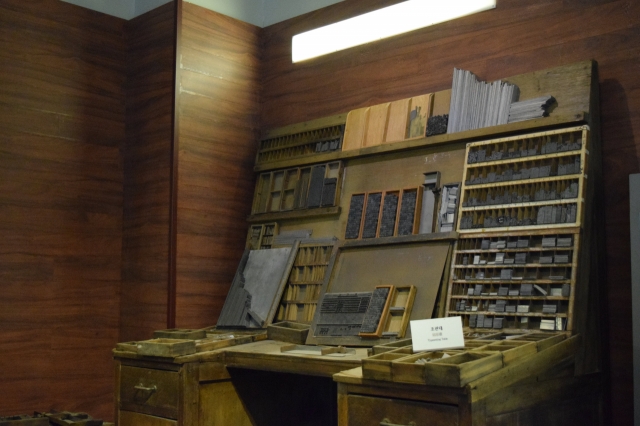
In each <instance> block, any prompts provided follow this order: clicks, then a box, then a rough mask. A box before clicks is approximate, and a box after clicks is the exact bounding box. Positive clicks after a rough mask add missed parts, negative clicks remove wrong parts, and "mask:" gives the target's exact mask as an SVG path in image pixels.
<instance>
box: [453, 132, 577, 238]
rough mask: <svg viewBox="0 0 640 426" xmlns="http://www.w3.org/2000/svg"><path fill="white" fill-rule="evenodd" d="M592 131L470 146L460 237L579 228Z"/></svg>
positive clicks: (478, 143)
mask: <svg viewBox="0 0 640 426" xmlns="http://www.w3.org/2000/svg"><path fill="white" fill-rule="evenodd" d="M588 137H589V129H588V127H587V126H581V127H573V128H569V129H562V130H554V131H548V132H539V133H533V134H529V135H522V136H513V137H508V138H501V139H494V140H490V141H483V142H473V143H469V144H467V163H466V164H465V168H464V172H463V173H464V182H463V188H462V207H461V209H460V218H459V220H458V231H459V232H473V231H477V230H483V229H484V230H485V231H493V230H508V229H510V228H514V229H517V228H518V227H527V228H531V229H534V228H536V227H538V228H540V227H560V226H563V225H564V224H573V225H575V226H579V225H580V224H581V220H582V206H583V203H584V199H583V197H584V187H585V176H586V164H587V162H588V161H587V160H588V159H587V157H588V151H587V140H588Z"/></svg>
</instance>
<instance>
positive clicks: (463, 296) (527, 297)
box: [451, 295, 569, 313]
mask: <svg viewBox="0 0 640 426" xmlns="http://www.w3.org/2000/svg"><path fill="white" fill-rule="evenodd" d="M451 298H452V299H460V300H467V299H472V300H544V301H546V300H549V301H553V300H556V301H568V300H569V298H568V297H562V296H465V295H455V296H454V295H452V296H451ZM472 313H474V312H472Z"/></svg>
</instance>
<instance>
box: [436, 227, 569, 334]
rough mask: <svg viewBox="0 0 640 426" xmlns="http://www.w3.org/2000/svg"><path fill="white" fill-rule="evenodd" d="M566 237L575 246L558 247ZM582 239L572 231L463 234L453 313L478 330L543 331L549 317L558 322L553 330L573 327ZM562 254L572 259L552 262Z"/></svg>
mask: <svg viewBox="0 0 640 426" xmlns="http://www.w3.org/2000/svg"><path fill="white" fill-rule="evenodd" d="M572 231H573V232H575V230H572ZM560 239H561V240H562V241H563V242H564V241H570V242H571V245H568V246H567V245H566V244H565V246H563V247H557V246H556V241H557V240H560ZM579 240H580V238H579V234H577V233H575V234H573V233H569V232H567V230H564V231H563V230H557V231H553V230H550V231H536V233H535V234H533V235H531V234H525V233H523V232H522V231H521V232H517V233H516V232H511V233H496V234H491V235H487V234H472V235H468V236H467V235H465V236H463V237H462V238H460V239H459V240H458V242H457V243H456V247H455V251H454V254H453V258H452V260H453V262H452V263H453V266H452V273H451V275H450V282H449V291H448V294H447V304H446V307H447V311H448V313H447V315H454V316H461V317H462V318H463V324H464V325H465V326H466V327H470V328H472V329H476V328H480V329H481V328H488V327H491V328H495V329H500V328H505V329H519V330H539V329H540V325H541V324H542V320H545V319H547V320H553V322H554V323H553V329H552V328H551V327H552V325H551V323H549V324H545V327H546V329H547V330H563V329H565V328H566V329H567V330H572V329H573V327H574V326H573V321H574V319H573V317H572V312H573V305H574V290H575V288H574V286H575V279H576V274H577V271H576V265H577V250H578V244H579ZM557 256H559V257H560V258H561V259H562V260H565V261H566V262H565V263H550V262H549V261H548V258H555V257H557ZM496 320H497V321H496ZM557 320H560V321H559V322H558V323H557V324H556V321H557Z"/></svg>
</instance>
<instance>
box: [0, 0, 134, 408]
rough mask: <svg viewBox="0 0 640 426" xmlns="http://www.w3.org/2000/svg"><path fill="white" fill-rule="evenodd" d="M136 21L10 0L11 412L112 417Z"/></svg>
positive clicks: (1, 16)
mask: <svg viewBox="0 0 640 426" xmlns="http://www.w3.org/2000/svg"><path fill="white" fill-rule="evenodd" d="M123 24H124V21H123V20H121V19H117V18H113V17H109V16H106V15H102V14H99V13H95V12H91V11H88V10H87V9H83V8H80V7H77V6H73V5H70V4H67V3H63V2H60V1H56V0H35V1H29V2H24V1H21V0H3V1H2V2H0V140H1V141H2V143H1V145H0V217H2V220H1V221H0V240H1V241H2V244H1V246H0V281H1V282H2V297H0V352H1V353H2V357H0V375H1V376H2V379H1V380H0V395H2V398H1V399H0V416H2V415H11V414H18V413H30V412H33V411H34V410H52V409H57V410H83V411H88V412H90V413H91V414H93V415H95V416H100V417H104V418H107V419H109V418H112V417H113V415H112V413H113V411H112V410H113V402H112V401H113V398H112V394H113V374H112V371H113V361H112V360H111V356H110V351H111V349H112V348H113V346H114V344H115V343H116V341H117V340H118V322H119V311H120V308H119V300H120V299H119V293H120V283H121V252H122V198H123V196H122V182H123V168H122V159H121V154H120V149H121V148H122V143H123V140H124V134H125V124H124V115H125V101H124V90H123V84H124V78H125V73H124V67H125V56H124V52H125V45H124V39H123V37H122V34H123V33H122V30H123Z"/></svg>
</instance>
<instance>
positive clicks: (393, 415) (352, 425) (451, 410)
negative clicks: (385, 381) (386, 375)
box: [348, 395, 458, 426]
mask: <svg viewBox="0 0 640 426" xmlns="http://www.w3.org/2000/svg"><path fill="white" fill-rule="evenodd" d="M348 401H349V402H348V419H349V423H348V426H387V425H389V426H396V425H397V426H408V425H411V426H414V425H415V426H427V425H428V426H445V425H446V426H455V425H457V424H458V407H456V406H452V405H445V404H429V403H427V402H418V401H407V400H404V399H391V398H374V397H368V396H360V395H349V396H348Z"/></svg>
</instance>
